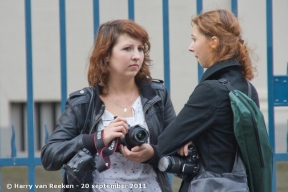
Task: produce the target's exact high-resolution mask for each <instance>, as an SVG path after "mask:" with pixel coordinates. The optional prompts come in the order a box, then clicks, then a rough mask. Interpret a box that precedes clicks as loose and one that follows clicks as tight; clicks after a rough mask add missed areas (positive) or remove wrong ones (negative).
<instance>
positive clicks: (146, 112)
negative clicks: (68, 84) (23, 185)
mask: <svg viewBox="0 0 288 192" xmlns="http://www.w3.org/2000/svg"><path fill="white" fill-rule="evenodd" d="M149 51H150V42H149V36H148V33H147V32H146V30H145V29H144V28H143V27H141V26H140V25H138V24H137V23H135V22H134V21H130V20H113V21H108V22H106V23H103V24H102V25H101V26H100V27H99V30H98V33H97V37H96V41H95V45H94V49H93V51H92V54H91V57H90V65H89V69H88V83H89V85H90V87H89V88H84V89H82V90H80V91H76V92H74V93H72V94H70V97H69V99H68V101H67V104H66V110H65V112H64V113H63V114H62V115H61V117H60V118H59V120H58V122H57V127H56V130H55V131H54V133H53V134H52V135H51V136H50V138H49V139H48V141H47V142H46V144H45V146H44V147H43V148H42V153H41V160H42V164H43V166H44V168H45V169H47V170H58V169H60V168H61V167H62V166H63V167H64V168H65V170H66V174H65V177H64V183H66V184H72V185H73V186H74V188H75V189H74V190H76V191H83V189H79V187H80V188H81V186H82V188H83V186H84V188H85V189H84V191H89V192H90V191H101V192H102V191H103V192H104V191H109V192H110V191H113V188H114V191H134V192H138V191H143V190H144V191H158V192H160V191H165V192H171V191H172V188H171V185H170V182H169V179H168V176H167V174H166V173H163V172H160V171H159V170H158V167H157V165H158V159H159V156H158V153H157V143H158V136H159V134H160V133H161V132H162V131H163V130H164V129H165V128H166V126H168V124H169V123H170V122H171V121H172V120H173V119H174V117H175V111H174V108H173V105H172V103H171V100H170V97H169V95H168V92H167V89H166V88H165V86H164V85H163V81H161V80H153V79H152V78H151V74H150V69H149V67H150V65H151V64H150V62H151V61H150V57H149ZM91 90H92V91H91ZM90 111H91V112H90ZM85 154H89V155H85ZM104 185H105V186H106V187H105V186H104ZM107 186H108V187H107ZM64 191H73V190H72V189H70V190H68V189H65V190H64Z"/></svg>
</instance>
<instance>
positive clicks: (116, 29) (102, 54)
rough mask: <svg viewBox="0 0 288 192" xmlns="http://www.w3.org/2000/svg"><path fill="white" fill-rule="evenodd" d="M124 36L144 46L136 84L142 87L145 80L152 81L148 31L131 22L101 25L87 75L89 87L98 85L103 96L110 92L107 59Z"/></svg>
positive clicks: (115, 21)
mask: <svg viewBox="0 0 288 192" xmlns="http://www.w3.org/2000/svg"><path fill="white" fill-rule="evenodd" d="M122 34H127V35H128V36H130V37H132V38H134V39H137V40H139V41H140V42H141V43H143V45H144V60H143V64H142V66H141V68H140V70H139V72H138V73H137V75H136V76H135V82H136V84H137V85H138V86H140V84H141V82H143V80H144V81H145V82H151V80H152V78H151V73H150V69H149V67H150V66H151V60H150V56H149V52H150V47H151V46H150V42H149V36H148V33H147V31H146V30H145V29H144V28H143V27H141V26H140V25H138V24H137V23H135V22H134V21H131V20H112V21H108V22H105V23H103V24H101V25H100V27H99V29H98V32H97V37H96V40H95V44H94V47H93V50H92V54H91V56H90V64H89V68H88V74H87V77H88V83H89V85H90V86H96V85H97V84H98V85H99V86H100V91H101V93H102V94H107V92H106V91H105V90H108V85H107V81H108V77H109V70H108V62H107V61H106V58H107V57H109V56H111V53H112V49H113V47H114V45H115V44H116V43H117V40H118V38H119V36H120V35H122Z"/></svg>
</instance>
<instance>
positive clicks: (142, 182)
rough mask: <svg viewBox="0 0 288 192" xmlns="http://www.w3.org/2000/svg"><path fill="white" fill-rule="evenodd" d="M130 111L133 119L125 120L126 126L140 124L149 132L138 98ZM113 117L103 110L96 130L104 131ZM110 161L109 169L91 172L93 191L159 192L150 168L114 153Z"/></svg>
mask: <svg viewBox="0 0 288 192" xmlns="http://www.w3.org/2000/svg"><path fill="white" fill-rule="evenodd" d="M132 110H133V117H129V118H126V119H127V122H128V124H129V125H130V126H134V125H136V124H140V125H142V126H143V127H145V129H146V130H147V131H149V130H148V126H147V123H146V121H145V118H144V112H143V107H142V103H141V99H140V96H139V97H138V98H137V99H136V101H135V102H134V103H133V105H132ZM113 117H114V115H113V114H112V113H110V112H109V111H107V110H105V112H104V114H103V116H102V119H101V120H100V122H99V124H98V127H97V130H98V131H101V130H103V129H105V127H106V126H108V125H109V124H110V123H111V121H112V120H113ZM148 142H149V140H148ZM97 156H98V153H97ZM95 158H98V157H95ZM110 160H111V163H112V165H111V167H110V169H107V170H105V171H103V172H101V173H100V172H99V171H98V170H95V171H94V172H93V186H92V187H93V188H94V191H97V192H98V191H101V192H111V191H115V192H116V191H117V192H118V191H122V192H124V191H125V192H126V191H129V192H142V191H143V192H146V191H149V192H150V191H151V192H154V191H157V192H161V189H160V187H159V185H158V182H157V181H156V173H155V171H154V170H153V167H152V166H150V165H148V164H143V163H134V162H132V161H130V160H129V159H127V158H126V157H124V156H123V155H122V154H121V153H119V152H115V153H114V154H113V155H111V156H110Z"/></svg>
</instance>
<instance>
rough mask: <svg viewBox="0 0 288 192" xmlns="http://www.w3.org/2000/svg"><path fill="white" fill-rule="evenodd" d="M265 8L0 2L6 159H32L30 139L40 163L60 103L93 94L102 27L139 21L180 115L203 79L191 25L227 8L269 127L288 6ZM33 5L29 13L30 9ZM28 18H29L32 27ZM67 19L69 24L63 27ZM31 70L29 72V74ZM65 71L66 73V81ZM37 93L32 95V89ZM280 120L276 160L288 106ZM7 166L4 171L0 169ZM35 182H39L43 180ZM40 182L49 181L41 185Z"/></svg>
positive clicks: (220, 3)
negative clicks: (91, 65) (93, 56)
mask: <svg viewBox="0 0 288 192" xmlns="http://www.w3.org/2000/svg"><path fill="white" fill-rule="evenodd" d="M267 2H268V1H264V0H255V1H250V0H241V1H237V0H181V1H175V0H166V1H165V0H162V1H160V0H145V1H143V0H133V1H131V0H99V1H98V0H97V1H96V0H81V1H79V0H69V1H64V0H49V1H48V0H31V1H27V0H22V1H20V0H0V157H1V158H11V156H13V154H14V157H19V158H22V157H23V158H25V157H27V156H28V152H29V145H28V141H29V140H31V139H32V140H33V148H32V149H33V151H34V152H33V153H35V157H36V158H38V157H39V156H40V150H41V147H42V146H43V145H44V143H45V138H47V134H48V135H49V134H51V133H52V131H53V130H54V125H55V122H56V120H57V118H58V117H59V115H60V114H61V102H62V105H63V101H65V100H66V98H67V97H68V95H69V93H71V92H74V91H76V90H79V89H82V88H83V87H86V86H88V83H87V78H86V75H87V66H88V61H89V56H90V53H91V50H92V47H93V43H94V37H95V34H96V31H97V27H98V26H99V24H101V23H102V22H106V21H108V20H112V19H133V20H135V21H136V22H137V23H139V24H140V25H142V26H143V27H144V28H145V29H146V30H147V31H148V33H149V36H150V42H151V45H152V48H151V54H150V56H151V59H152V60H153V62H152V63H153V67H152V69H151V70H152V77H153V78H156V79H162V80H164V81H165V85H166V86H167V87H168V88H169V90H170V95H171V99H172V101H173V104H174V107H175V109H176V112H177V113H178V112H179V111H180V109H181V108H182V107H183V105H184V104H185V102H186V101H187V100H188V98H189V96H190V94H191V92H192V91H193V89H194V87H195V86H196V85H197V83H198V78H199V76H200V75H199V74H201V69H199V68H198V64H197V61H196V59H195V58H194V55H193V53H190V52H189V51H188V46H189V44H190V43H191V17H193V16H196V15H197V13H199V12H201V10H203V11H207V10H211V9H216V8H219V9H220V8H221V9H222V8H223V9H228V10H231V11H233V12H234V13H235V14H237V16H238V18H239V21H240V24H241V26H242V30H243V34H242V37H243V39H244V40H245V43H247V45H248V46H250V47H251V48H252V49H253V50H254V55H252V58H253V60H252V61H253V64H254V65H255V66H256V67H257V70H258V74H257V76H256V77H255V79H253V80H252V83H253V84H254V86H255V87H256V88H257V90H258V94H259V98H260V105H261V111H262V112H263V114H264V116H265V119H266V121H267V124H268V78H267V73H268V72H269V71H268V70H269V68H268V67H267V66H268V60H269V58H272V61H273V63H274V65H273V67H272V69H273V73H274V74H275V75H288V74H287V73H288V65H287V62H288V54H287V50H288V36H287V34H288V23H287V22H286V20H287V18H288V1H287V0H277V1H276V0H275V1H271V2H272V5H271V4H268V3H267ZM28 4H29V5H30V10H29V9H27V5H28ZM267 5H269V6H270V5H271V6H273V7H271V10H272V18H273V19H272V26H271V27H272V28H273V33H272V34H270V33H269V34H267V18H268V17H267V8H269V7H267ZM61 6H62V8H61ZM131 6H132V7H131ZM233 7H234V8H235V7H236V10H232V9H233ZM27 10H29V12H30V13H31V15H30V18H31V20H30V24H29V22H28V25H27V21H29V19H28V20H27ZM63 11H64V12H63ZM28 16H29V15H28ZM28 18H29V17H28ZM61 18H62V19H64V24H63V20H62V21H61ZM268 19H269V18H268ZM61 22H62V23H61ZM27 26H28V28H27ZM29 26H30V28H29ZM27 33H29V34H27ZM27 37H28V39H27ZM29 37H31V38H30V39H29ZM269 38H272V39H273V52H271V51H269V50H268V48H267V47H269V46H268V44H269V43H270V42H268V41H269ZM267 39H268V40H267ZM27 41H28V44H27ZM29 42H30V43H31V44H29ZM271 53H272V54H271ZM268 54H271V55H268ZM267 58H268V59H267ZM27 63H28V64H30V65H29V66H30V67H31V68H30V69H29V70H30V71H29V70H28V68H29V67H27V66H28V65H27ZM63 64H64V66H65V67H66V69H65V68H64V69H65V73H63ZM199 70H200V73H199V72H198V71H199ZM63 78H64V79H63ZM29 81H30V84H29ZM63 83H64V84H63ZM31 86H32V87H33V89H30V88H31ZM29 87H30V88H29ZM31 97H32V99H33V101H34V102H33V104H32V105H30V108H31V106H32V107H33V110H32V113H33V119H32V121H33V123H30V125H31V124H32V128H30V129H32V130H33V132H32V133H33V135H32V137H29V131H27V130H29V105H28V104H27V103H28V102H27V101H28V100H29V99H31ZM27 108H28V109H27ZM274 114H275V152H277V153H286V151H287V119H288V115H287V114H288V109H287V106H286V107H277V108H275V109H274ZM12 126H13V127H14V129H12ZM45 128H46V129H45ZM13 130H14V131H13ZM30 133H31V132H30ZM12 135H14V139H12V140H13V142H12V140H11V137H12ZM0 162H1V159H0ZM3 162H4V160H3ZM5 162H6V161H5ZM7 162H10V161H8V160H7ZM8 164H9V163H7V165H8ZM35 164H37V163H35ZM280 164H281V165H280ZM280 164H278V165H277V166H278V167H279V166H280V167H281V168H280V171H282V172H283V174H282V172H281V175H280V176H278V175H277V187H278V190H279V191H280V190H282V188H281V187H282V185H283V186H284V189H285V190H286V191H287V190H288V186H287V184H286V183H285V182H283V183H282V184H279V183H278V182H280V181H281V180H283V181H285V180H286V181H287V180H288V176H287V172H288V171H287V170H288V168H287V166H288V165H287V166H286V164H285V163H280ZM3 165H5V163H3V164H1V166H3ZM16 165H18V164H17V163H16ZM30 168H31V167H30ZM35 170H36V172H37V173H36V179H38V181H37V180H36V182H38V183H39V184H42V183H43V182H45V179H46V181H47V182H48V181H50V180H49V179H48V178H51V179H54V180H53V181H51V182H53V183H54V182H58V183H61V174H60V173H61V171H60V172H52V173H51V172H47V171H43V169H42V168H41V166H40V167H37V168H36V169H35ZM284 170H286V171H284ZM0 171H1V170H0ZM1 172H2V174H1V173H0V178H1V177H2V180H3V181H2V184H3V187H2V189H3V191H5V190H7V189H6V184H7V182H12V181H10V180H9V179H10V177H9V175H12V176H13V175H14V176H15V175H18V176H19V175H22V173H23V176H21V177H20V178H22V179H23V177H24V181H23V182H22V181H21V182H22V183H23V184H24V183H27V182H28V179H27V178H28V176H27V175H28V170H26V168H25V167H2V171H1ZM279 173H280V172H277V174H279ZM37 174H40V175H39V177H37ZM42 177H44V178H45V179H44V180H40V181H39V179H41V178H42ZM55 180H56V181H55ZM13 181H14V183H15V182H16V181H15V180H13ZM173 181H174V187H175V186H178V184H179V180H178V179H175V178H173ZM19 182H20V181H19ZM21 182H20V183H21ZM41 182H42V183H41ZM43 184H44V183H43ZM286 187H287V188H286ZM19 190H20V189H19ZM43 190H44V189H43ZM41 191H42V189H41ZM50 191H51V190H50ZM56 191H59V190H56ZM175 191H177V188H176V187H175Z"/></svg>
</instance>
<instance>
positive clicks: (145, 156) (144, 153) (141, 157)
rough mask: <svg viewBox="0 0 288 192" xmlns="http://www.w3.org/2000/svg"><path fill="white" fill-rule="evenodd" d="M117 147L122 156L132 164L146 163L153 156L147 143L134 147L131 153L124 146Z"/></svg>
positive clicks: (151, 149)
mask: <svg viewBox="0 0 288 192" xmlns="http://www.w3.org/2000/svg"><path fill="white" fill-rule="evenodd" d="M119 147H120V151H121V153H122V155H123V156H124V157H126V158H127V159H129V160H130V161H132V162H134V163H141V162H144V161H147V160H149V159H151V158H152V157H153V156H154V149H153V147H152V146H151V145H149V144H147V143H144V144H142V145H141V146H135V147H133V148H132V149H131V151H130V150H129V149H128V148H127V147H126V146H123V145H120V146H119Z"/></svg>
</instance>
